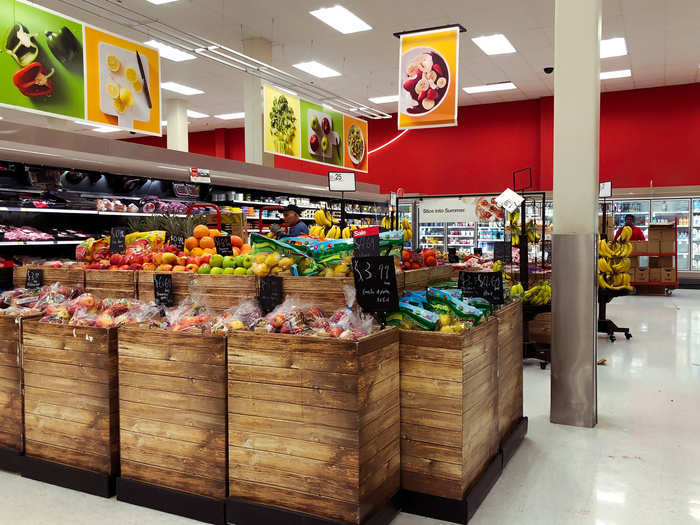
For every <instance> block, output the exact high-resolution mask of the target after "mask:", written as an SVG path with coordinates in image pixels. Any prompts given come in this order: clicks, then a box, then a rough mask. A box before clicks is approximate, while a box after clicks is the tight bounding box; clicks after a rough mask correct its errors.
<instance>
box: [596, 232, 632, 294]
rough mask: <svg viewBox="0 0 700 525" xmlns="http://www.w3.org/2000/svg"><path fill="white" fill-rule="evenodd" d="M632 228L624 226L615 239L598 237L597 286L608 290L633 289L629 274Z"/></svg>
mask: <svg viewBox="0 0 700 525" xmlns="http://www.w3.org/2000/svg"><path fill="white" fill-rule="evenodd" d="M631 237H632V228H630V227H629V226H625V227H624V228H622V231H621V232H620V236H619V237H618V239H617V241H605V240H604V239H601V238H600V237H599V238H598V287H599V288H602V289H609V290H633V289H634V288H633V287H632V284H631V282H632V277H631V276H630V274H629V271H630V267H631V265H632V263H631V261H630V259H629V256H630V254H631V253H632V250H633V248H632V243H631V242H630V238H631Z"/></svg>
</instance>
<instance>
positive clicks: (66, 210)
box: [0, 206, 187, 217]
mask: <svg viewBox="0 0 700 525" xmlns="http://www.w3.org/2000/svg"><path fill="white" fill-rule="evenodd" d="M4 211H12V212H19V213H69V214H71V215H119V216H125V217H149V216H152V215H159V214H158V213H155V212H153V213H144V212H128V211H98V210H73V209H69V208H13V207H8V206H0V212H4ZM173 216H174V217H187V215H184V214H175V215H173Z"/></svg>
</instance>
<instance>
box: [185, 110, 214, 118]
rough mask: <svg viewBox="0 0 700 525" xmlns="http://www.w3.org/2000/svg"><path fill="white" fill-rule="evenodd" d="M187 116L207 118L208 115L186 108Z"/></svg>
mask: <svg viewBox="0 0 700 525" xmlns="http://www.w3.org/2000/svg"><path fill="white" fill-rule="evenodd" d="M187 116H188V117H190V118H207V117H208V116H209V115H207V114H206V113H200V112H199V111H193V110H191V109H188V110H187Z"/></svg>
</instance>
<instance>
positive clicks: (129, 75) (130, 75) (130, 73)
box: [124, 67, 139, 83]
mask: <svg viewBox="0 0 700 525" xmlns="http://www.w3.org/2000/svg"><path fill="white" fill-rule="evenodd" d="M124 75H126V79H127V80H128V81H129V82H132V83H133V82H136V81H137V80H138V79H139V77H138V75H137V74H136V71H134V68H133V67H127V68H126V71H125V72H124Z"/></svg>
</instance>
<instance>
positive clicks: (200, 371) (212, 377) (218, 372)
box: [119, 344, 226, 383]
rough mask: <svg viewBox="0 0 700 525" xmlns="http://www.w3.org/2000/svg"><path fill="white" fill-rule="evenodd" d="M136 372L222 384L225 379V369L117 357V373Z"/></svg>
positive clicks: (204, 365)
mask: <svg viewBox="0 0 700 525" xmlns="http://www.w3.org/2000/svg"><path fill="white" fill-rule="evenodd" d="M120 350H121V344H120ZM123 371H124V372H137V373H139V372H140V373H144V375H151V376H153V375H163V376H170V377H181V378H187V379H201V380H204V381H216V382H219V383H223V382H224V381H225V379H226V367H225V366H223V365H219V364H216V365H208V364H199V363H175V362H171V361H165V360H162V359H143V358H140V357H129V356H124V355H121V354H120V355H119V373H120V374H121V373H122V372H123Z"/></svg>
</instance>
